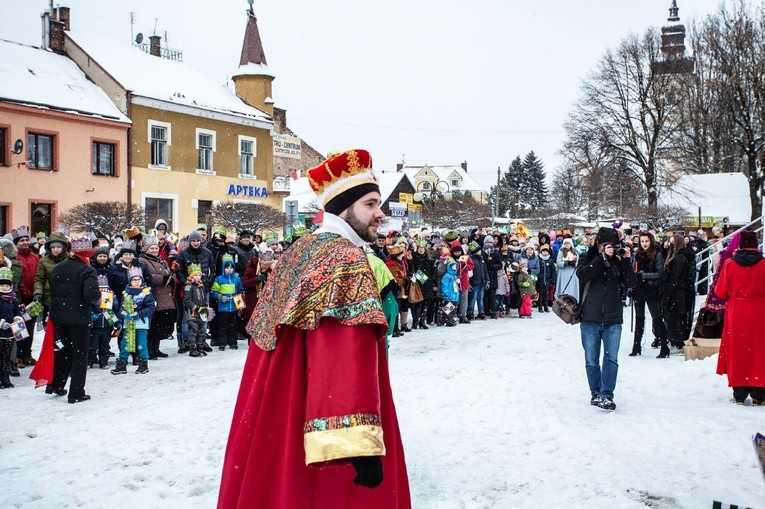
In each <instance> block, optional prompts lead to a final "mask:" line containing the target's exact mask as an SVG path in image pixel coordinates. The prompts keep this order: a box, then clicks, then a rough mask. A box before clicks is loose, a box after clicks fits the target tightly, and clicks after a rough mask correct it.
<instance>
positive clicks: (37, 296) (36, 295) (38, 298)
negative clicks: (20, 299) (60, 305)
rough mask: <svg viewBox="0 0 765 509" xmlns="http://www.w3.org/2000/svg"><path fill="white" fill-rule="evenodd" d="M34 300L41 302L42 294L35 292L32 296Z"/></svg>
mask: <svg viewBox="0 0 765 509" xmlns="http://www.w3.org/2000/svg"><path fill="white" fill-rule="evenodd" d="M32 300H33V301H35V302H40V301H41V300H42V294H40V293H36V294H34V296H33V297H32Z"/></svg>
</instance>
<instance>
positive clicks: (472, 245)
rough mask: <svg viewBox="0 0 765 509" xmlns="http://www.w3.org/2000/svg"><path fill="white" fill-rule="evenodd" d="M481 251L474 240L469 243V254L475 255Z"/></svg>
mask: <svg viewBox="0 0 765 509" xmlns="http://www.w3.org/2000/svg"><path fill="white" fill-rule="evenodd" d="M480 250H481V246H479V245H478V242H476V241H475V240H473V241H471V242H470V244H468V251H470V253H472V254H475V253H477V252H479V251H480Z"/></svg>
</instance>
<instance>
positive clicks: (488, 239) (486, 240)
mask: <svg viewBox="0 0 765 509" xmlns="http://www.w3.org/2000/svg"><path fill="white" fill-rule="evenodd" d="M486 244H494V237H492V236H491V235H487V236H485V237H484V238H483V245H484V246H485V245H486Z"/></svg>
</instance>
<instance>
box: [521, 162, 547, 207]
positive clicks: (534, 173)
mask: <svg viewBox="0 0 765 509" xmlns="http://www.w3.org/2000/svg"><path fill="white" fill-rule="evenodd" d="M545 180H546V173H545V167H544V163H542V161H541V160H540V159H539V158H538V157H537V155H536V154H535V153H534V151H533V150H532V151H531V152H529V153H528V154H526V157H525V158H524V159H523V178H522V185H521V189H522V191H523V195H522V196H525V200H524V201H525V202H527V203H528V204H529V205H530V207H531V209H532V210H538V209H543V208H546V207H547V204H548V190H547V183H546V182H545Z"/></svg>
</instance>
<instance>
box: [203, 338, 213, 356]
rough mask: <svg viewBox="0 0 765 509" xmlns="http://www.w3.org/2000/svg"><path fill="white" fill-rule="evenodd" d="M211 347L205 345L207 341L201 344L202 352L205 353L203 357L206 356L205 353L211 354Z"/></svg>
mask: <svg viewBox="0 0 765 509" xmlns="http://www.w3.org/2000/svg"><path fill="white" fill-rule="evenodd" d="M212 350H213V349H212V347H211V346H210V345H208V344H207V341H203V342H202V351H203V352H205V355H207V352H212Z"/></svg>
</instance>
